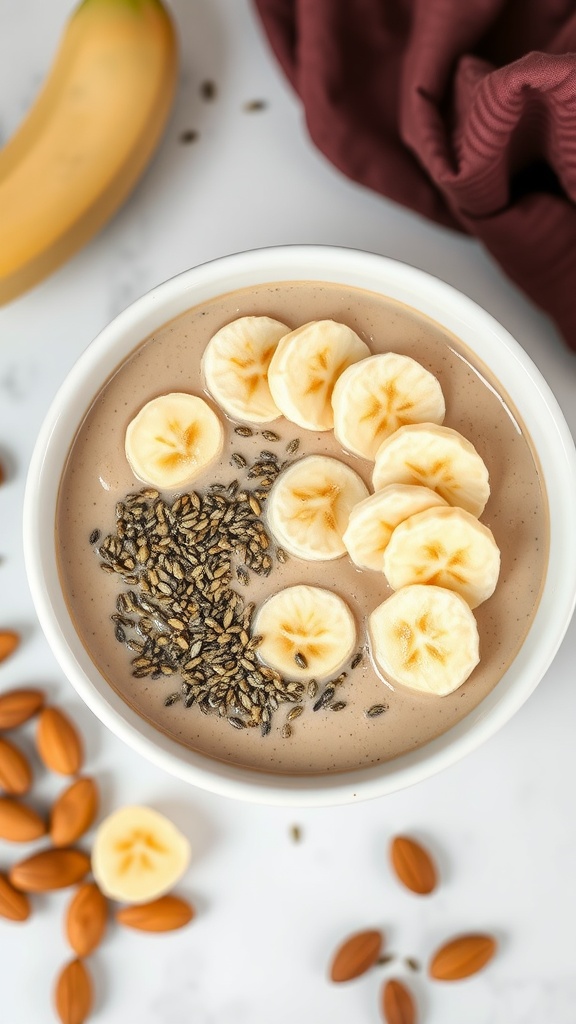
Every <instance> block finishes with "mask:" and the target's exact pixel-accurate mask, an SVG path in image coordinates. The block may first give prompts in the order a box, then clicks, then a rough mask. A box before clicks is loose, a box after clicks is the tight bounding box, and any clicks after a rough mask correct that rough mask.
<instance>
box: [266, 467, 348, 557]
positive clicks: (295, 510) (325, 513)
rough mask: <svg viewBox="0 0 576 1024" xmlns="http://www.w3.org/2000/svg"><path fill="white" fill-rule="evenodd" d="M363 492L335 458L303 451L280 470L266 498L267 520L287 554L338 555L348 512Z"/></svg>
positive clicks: (345, 468) (342, 547)
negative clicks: (308, 453) (301, 454)
mask: <svg viewBox="0 0 576 1024" xmlns="http://www.w3.org/2000/svg"><path fill="white" fill-rule="evenodd" d="M367 496H368V488H367V487H366V485H365V483H364V482H363V480H361V478H360V477H359V476H358V474H357V473H355V472H354V470H353V469H350V467H349V466H347V465H346V464H345V463H344V462H340V461H339V459H332V458H329V457H328V456H327V455H309V456H307V457H306V458H303V459H299V460H298V462H296V463H295V464H294V465H293V466H290V467H289V468H288V469H286V470H284V472H283V473H281V474H280V476H279V477H278V480H277V481H276V483H275V484H274V487H273V488H272V490H271V492H270V497H269V498H268V525H269V526H270V529H271V531H272V533H273V535H274V537H275V539H276V540H277V541H278V543H279V544H281V545H282V547H283V548H284V549H285V550H286V551H289V552H290V554H292V555H297V556H298V557H299V558H307V559H310V560H311V561H323V560H326V559H331V558H340V557H341V556H342V555H344V554H345V553H346V546H345V544H344V540H343V536H344V532H345V530H346V527H347V525H348V520H349V517H350V513H351V511H352V509H353V508H354V506H355V505H357V504H358V502H360V501H363V500H364V499H365V498H367Z"/></svg>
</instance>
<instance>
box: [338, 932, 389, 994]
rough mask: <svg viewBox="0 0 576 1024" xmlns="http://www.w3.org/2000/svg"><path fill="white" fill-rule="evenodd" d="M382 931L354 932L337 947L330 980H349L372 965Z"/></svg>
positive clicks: (379, 945) (378, 953)
mask: <svg viewBox="0 0 576 1024" xmlns="http://www.w3.org/2000/svg"><path fill="white" fill-rule="evenodd" d="M382 941H383V936H382V932H379V931H376V930H367V931H364V932H355V933H354V935H350V936H349V938H347V939H346V940H345V942H343V943H342V945H341V946H339V947H338V949H337V950H336V953H335V954H334V958H333V960H332V966H331V968H330V978H331V979H332V981H351V980H352V978H358V977H360V975H361V974H365V972H366V971H369V970H370V968H371V967H373V966H374V964H375V963H376V961H377V960H378V957H379V956H380V950H381V949H382Z"/></svg>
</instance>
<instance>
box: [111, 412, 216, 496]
mask: <svg viewBox="0 0 576 1024" xmlns="http://www.w3.org/2000/svg"><path fill="white" fill-rule="evenodd" d="M223 446H224V430H223V427H222V424H221V422H220V420H219V418H218V416H217V415H216V413H215V412H214V411H213V410H212V409H211V408H210V406H209V405H208V403H207V402H205V401H204V399H203V398H198V396H197V395H188V394H184V393H182V392H173V393H172V394H169V395H161V396H160V397H159V398H153V399H152V401H150V402H147V403H146V405H145V406H144V407H143V408H142V409H141V410H140V412H139V413H138V415H137V416H135V417H134V419H133V420H132V421H131V423H129V425H128V429H127V431H126V441H125V449H126V458H127V459H128V462H129V463H130V467H131V469H132V472H133V473H134V475H135V476H137V477H138V479H139V480H142V481H143V482H144V483H145V484H150V485H151V486H152V487H158V488H160V489H162V488H166V489H173V488H175V487H185V486H187V485H188V484H190V483H192V481H193V480H194V479H195V478H196V477H197V476H198V474H199V473H200V472H202V470H203V469H205V468H206V466H209V465H210V463H211V462H213V461H214V459H216V458H218V456H219V455H220V453H221V451H222V448H223Z"/></svg>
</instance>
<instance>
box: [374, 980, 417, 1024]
mask: <svg viewBox="0 0 576 1024" xmlns="http://www.w3.org/2000/svg"><path fill="white" fill-rule="evenodd" d="M382 1013H383V1015H384V1020H385V1021H386V1024H416V1019H417V1018H416V1004H415V1002H414V1000H413V998H412V996H411V994H410V992H409V991H408V989H407V988H406V985H404V984H403V983H402V982H401V981H397V980H396V978H391V979H390V981H387V982H386V983H385V985H384V988H383V989H382Z"/></svg>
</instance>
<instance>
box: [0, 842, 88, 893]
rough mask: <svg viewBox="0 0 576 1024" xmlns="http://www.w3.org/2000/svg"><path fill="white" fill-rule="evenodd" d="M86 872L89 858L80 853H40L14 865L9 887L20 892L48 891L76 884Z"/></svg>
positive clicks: (68, 851)
mask: <svg viewBox="0 0 576 1024" xmlns="http://www.w3.org/2000/svg"><path fill="white" fill-rule="evenodd" d="M89 870H90V858H89V857H88V856H87V855H86V854H85V853H82V852H81V850H43V851H42V852H41V853H35V854H33V856H32V857H27V858H26V860H21V861H20V862H19V863H18V864H14V866H13V867H12V868H11V870H10V873H9V876H8V877H9V879H10V881H11V882H12V885H15V886H16V888H17V889H21V890H22V892H49V891H50V890H52V889H65V888H66V887H67V886H68V885H74V883H75V882H80V881H81V880H82V879H83V878H84V875H86V874H87V873H88V871H89Z"/></svg>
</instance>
